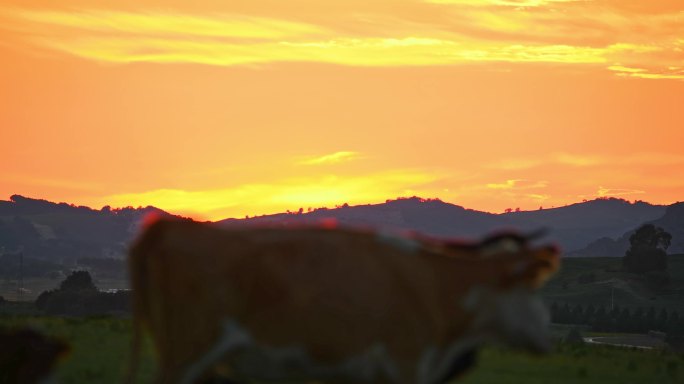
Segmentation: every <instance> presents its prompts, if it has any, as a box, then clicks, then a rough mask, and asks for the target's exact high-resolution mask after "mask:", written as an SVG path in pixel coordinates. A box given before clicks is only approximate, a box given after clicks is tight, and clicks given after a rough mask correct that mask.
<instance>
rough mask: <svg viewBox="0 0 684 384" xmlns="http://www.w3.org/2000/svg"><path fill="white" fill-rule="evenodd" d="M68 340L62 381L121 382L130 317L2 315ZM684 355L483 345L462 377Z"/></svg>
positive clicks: (651, 379)
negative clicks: (542, 351)
mask: <svg viewBox="0 0 684 384" xmlns="http://www.w3.org/2000/svg"><path fill="white" fill-rule="evenodd" d="M26 326H30V327H32V328H33V329H36V330H38V331H41V332H43V333H45V334H47V335H50V336H55V337H58V338H61V339H63V340H66V341H68V342H69V344H71V353H70V355H69V356H67V357H66V358H65V359H64V360H63V361H61V362H60V363H59V364H58V367H57V372H56V376H57V379H58V380H59V382H60V383H64V384H69V383H95V382H96V383H119V382H121V380H122V378H123V377H124V373H125V371H126V367H127V364H128V357H129V342H130V335H131V322H130V320H128V319H121V318H112V317H90V318H59V317H34V316H4V317H0V327H26ZM154 370H155V361H154V356H153V352H152V348H151V346H150V343H146V344H145V345H144V348H143V353H142V361H141V365H140V372H139V375H138V382H139V383H149V382H151V380H152V377H153V376H154ZM682 381H684V357H683V356H682V355H678V354H675V353H673V352H671V351H667V350H637V349H632V348H617V347H610V346H601V345H584V344H581V343H562V342H560V341H559V342H558V343H557V344H556V348H555V351H554V352H553V353H551V354H550V355H547V356H541V357H540V356H531V355H527V354H523V353H517V352H513V351H509V350H506V349H499V348H495V347H491V348H485V349H483V350H482V351H481V353H480V357H479V359H478V363H477V366H476V368H475V369H474V370H473V371H471V372H470V373H469V374H467V375H466V376H465V377H464V378H463V380H461V381H458V382H459V383H467V384H476V383H477V384H479V383H482V384H485V383H486V384H495V383H511V384H515V383H521V384H523V383H525V384H529V383H532V384H534V383H540V384H541V383H596V384H612V383H614V384H628V383H660V384H665V383H681V382H682Z"/></svg>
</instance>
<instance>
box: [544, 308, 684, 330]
mask: <svg viewBox="0 0 684 384" xmlns="http://www.w3.org/2000/svg"><path fill="white" fill-rule="evenodd" d="M550 311H551V321H552V322H554V323H558V324H578V325H587V326H589V327H591V330H592V331H594V332H621V333H646V332H648V331H661V332H665V333H667V334H668V335H675V336H682V335H684V318H682V316H680V314H679V313H678V312H677V311H668V310H667V309H665V308H662V309H660V310H659V311H658V310H656V309H655V308H653V307H649V308H635V309H630V308H627V307H622V308H621V307H619V306H615V307H613V308H612V309H611V308H610V307H604V306H600V307H594V306H593V305H592V304H589V305H587V306H582V305H581V304H577V305H574V306H571V305H570V304H568V303H565V304H559V303H556V302H554V303H552V304H551V307H550Z"/></svg>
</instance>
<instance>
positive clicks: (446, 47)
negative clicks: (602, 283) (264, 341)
mask: <svg viewBox="0 0 684 384" xmlns="http://www.w3.org/2000/svg"><path fill="white" fill-rule="evenodd" d="M54 3H55V2H54V1H30V0H29V1H26V0H23V1H14V0H10V1H6V0H5V1H3V2H2V4H0V59H1V60H0V127H1V129H2V135H1V136H0V137H1V140H0V153H2V155H0V160H1V161H0V173H1V174H2V177H0V198H3V199H6V198H8V197H9V195H11V194H14V193H18V194H23V195H27V196H32V197H38V198H45V199H49V200H56V201H67V202H72V203H76V204H84V205H90V206H93V207H97V208H99V207H101V206H103V205H105V204H110V205H112V206H126V205H133V206H138V205H148V204H149V205H155V206H158V207H160V208H163V209H166V210H169V211H172V212H175V213H181V214H186V215H192V216H194V217H198V218H208V219H219V218H224V217H241V216H244V215H246V214H249V215H253V214H263V213H271V212H278V211H284V210H286V209H290V210H295V209H298V208H299V207H304V208H305V209H306V208H307V207H320V206H334V205H336V204H342V203H345V202H347V203H349V204H361V203H376V202H382V201H384V200H385V199H388V198H395V197H397V196H410V195H419V196H423V197H439V198H441V199H442V200H445V201H449V202H453V203H456V204H460V205H464V206H466V207H470V208H475V209H481V210H487V211H492V212H501V211H503V210H504V209H505V208H508V207H512V208H515V207H521V208H522V209H536V208H538V207H539V206H544V207H551V206H560V205H564V204H568V203H572V202H577V201H580V200H582V199H591V198H595V197H600V196H619V197H623V198H626V199H629V200H635V199H639V200H646V201H650V202H654V203H671V202H675V201H678V200H683V199H684V113H683V112H684V107H683V105H684V2H682V1H681V0H658V1H653V2H649V1H635V0H576V1H573V0H472V1H469V0H392V1H390V0H373V1H368V0H363V1H361V0H326V1H320V0H290V1H282V0H268V1H257V0H245V1H231V2H225V1H192V2H189V1H179V0H174V1H144V0H136V1H129V0H126V1H100V0H87V1H86V0H80V1H77V0H66V1H60V5H55V4H54ZM228 4H230V5H228Z"/></svg>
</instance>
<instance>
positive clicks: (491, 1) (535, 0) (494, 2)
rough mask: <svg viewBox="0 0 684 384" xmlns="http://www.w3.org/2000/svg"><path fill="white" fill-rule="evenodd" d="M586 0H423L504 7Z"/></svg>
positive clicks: (434, 2) (437, 2)
mask: <svg viewBox="0 0 684 384" xmlns="http://www.w3.org/2000/svg"><path fill="white" fill-rule="evenodd" d="M577 1H586V0H425V2H427V3H432V4H456V5H467V6H475V7H477V6H505V7H540V6H546V5H551V4H555V3H570V2H577Z"/></svg>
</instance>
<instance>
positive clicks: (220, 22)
mask: <svg viewBox="0 0 684 384" xmlns="http://www.w3.org/2000/svg"><path fill="white" fill-rule="evenodd" d="M10 13H11V14H13V15H14V16H15V17H17V18H20V19H23V20H26V21H29V22H34V23H36V24H39V25H44V26H54V27H58V28H62V29H66V30H62V31H61V32H68V29H78V30H81V32H82V33H87V32H88V31H92V32H99V33H110V34H111V33H122V34H135V35H143V36H166V37H178V38H187V37H198V36H199V37H215V38H245V39H283V38H293V37H300V36H315V35H320V34H323V33H324V32H325V28H322V27H320V26H317V25H312V24H307V23H298V22H292V21H287V20H278V19H272V18H264V17H250V16H240V15H234V14H233V15H231V14H225V15H211V16H207V15H203V16H198V15H191V14H182V13H174V12H121V11H113V10H99V9H93V10H89V9H86V10H81V11H77V12H64V11H47V10H45V11H43V10H30V11H29V10H14V11H12V12H10ZM91 37H92V36H91Z"/></svg>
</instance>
